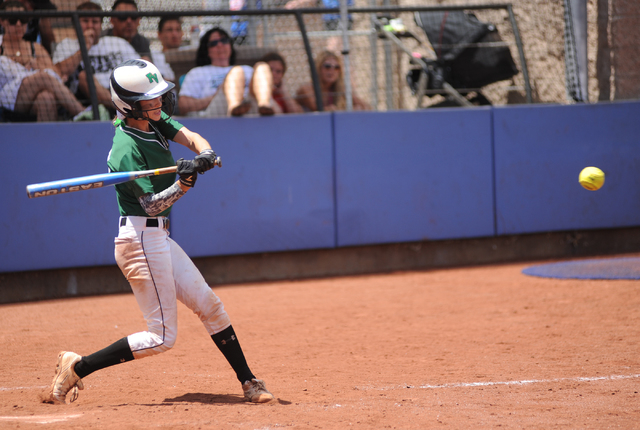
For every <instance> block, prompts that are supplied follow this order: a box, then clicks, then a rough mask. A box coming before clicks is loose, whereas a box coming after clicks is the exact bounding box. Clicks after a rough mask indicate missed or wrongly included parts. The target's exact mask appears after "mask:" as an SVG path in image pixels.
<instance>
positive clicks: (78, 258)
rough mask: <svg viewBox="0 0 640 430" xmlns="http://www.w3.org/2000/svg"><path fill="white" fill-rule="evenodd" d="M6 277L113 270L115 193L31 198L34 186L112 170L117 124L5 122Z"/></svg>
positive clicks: (2, 221)
mask: <svg viewBox="0 0 640 430" xmlns="http://www.w3.org/2000/svg"><path fill="white" fill-rule="evenodd" d="M1 136H2V137H1V144H2V146H3V154H4V166H3V168H2V169H0V181H2V183H3V184H5V192H4V193H3V196H2V202H1V203H0V228H1V229H2V234H1V235H0V271H1V272H10V271H21V270H37V269H51V268H59V267H73V266H92V265H106V264H114V263H115V259H114V256H113V238H114V237H115V236H116V235H117V234H118V225H117V224H118V221H117V217H118V207H117V204H116V196H115V191H114V188H113V187H105V188H103V189H97V190H91V191H81V192H75V193H70V194H66V195H59V196H49V197H40V198H36V199H29V198H28V197H27V192H26V186H27V185H28V184H33V183H39V182H49V181H54V180H58V179H67V178H73V177H77V176H86V175H93V174H97V173H106V172H107V154H108V153H109V150H110V149H111V142H112V138H113V127H112V126H111V124H110V123H106V122H103V123H99V122H92V123H75V124H69V123H67V124H65V123H43V124H28V125H25V124H3V125H2V126H1Z"/></svg>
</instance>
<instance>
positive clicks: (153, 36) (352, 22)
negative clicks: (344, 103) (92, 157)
mask: <svg viewBox="0 0 640 430" xmlns="http://www.w3.org/2000/svg"><path fill="white" fill-rule="evenodd" d="M54 3H55V5H56V7H57V11H35V12H31V13H30V15H29V18H33V17H35V16H37V15H39V16H40V29H41V32H42V37H41V38H40V39H39V40H40V41H41V42H43V45H45V48H47V49H37V50H35V51H34V52H31V53H29V52H28V51H29V49H27V48H30V47H29V46H28V45H25V44H21V46H22V47H23V48H22V49H13V48H12V47H11V46H9V47H8V48H7V49H5V53H4V55H3V56H2V57H0V58H4V60H3V61H4V62H5V63H7V64H8V62H9V60H15V62H16V63H18V64H20V65H22V66H23V68H24V69H25V70H26V71H21V70H16V74H17V75H18V76H20V73H22V74H23V75H27V74H29V73H32V72H34V70H36V67H37V68H38V69H41V68H44V69H47V68H48V69H49V71H48V72H47V74H48V75H49V76H53V75H57V77H54V78H53V81H55V82H56V84H50V85H55V87H56V90H59V91H58V93H60V94H57V93H55V92H54V96H53V99H54V100H53V101H51V100H48V104H46V105H44V106H45V108H48V109H53V110H54V111H55V119H61V120H70V119H73V118H74V117H75V118H76V119H82V118H85V119H92V118H94V117H95V118H98V117H100V118H102V119H106V118H108V117H109V116H110V115H113V110H112V105H111V104H110V102H109V100H108V92H106V93H105V90H106V88H108V75H109V73H110V70H111V69H112V68H113V67H114V65H115V64H116V63H117V62H118V61H122V60H124V59H127V58H128V56H130V55H136V54H135V53H134V54H131V52H132V50H131V49H129V48H126V47H124V46H123V43H122V42H123V41H122V40H119V41H115V40H112V39H109V43H110V44H111V45H110V46H109V47H105V50H106V51H108V52H110V53H109V54H108V55H107V54H101V55H97V54H96V55H94V54H95V52H91V51H89V52H84V53H83V52H82V51H83V49H82V45H83V43H82V39H84V37H80V39H81V40H80V42H78V39H79V38H78V31H81V27H80V25H79V22H78V21H77V20H78V19H79V18H78V17H82V16H83V13H84V16H86V15H87V11H83V12H81V13H78V14H76V18H75V20H74V17H73V16H72V15H71V12H73V11H75V10H76V8H77V6H78V5H79V4H80V3H81V2H80V1H77V0H58V1H54ZM96 3H97V4H98V5H99V6H100V7H101V9H102V11H103V12H100V15H101V16H100V17H99V18H97V19H98V20H99V22H98V26H99V28H100V29H101V31H103V32H106V31H107V30H109V29H110V28H112V20H114V19H118V13H113V12H111V7H112V5H113V1H112V0H104V1H96ZM412 3H414V2H412ZM349 4H350V6H349V7H350V9H349V14H348V19H346V20H344V21H341V16H340V14H339V10H338V9H337V8H339V2H337V1H335V2H332V1H329V0H323V1H322V0H319V1H314V0H288V1H284V0H239V1H237V0H182V1H179V2H176V1H169V0H138V1H137V6H138V10H139V14H135V13H133V14H131V13H129V15H130V16H131V17H132V18H136V17H140V19H139V25H138V28H137V30H138V32H139V33H140V35H142V36H144V37H145V38H146V39H147V40H148V41H149V43H150V48H151V53H152V54H151V57H152V60H153V61H154V62H156V63H157V62H158V61H157V60H156V58H159V54H158V53H162V54H163V57H164V59H165V60H166V62H167V65H168V66H169V67H171V70H172V72H173V74H172V75H171V74H167V73H164V74H165V75H166V76H167V77H170V78H171V79H172V80H174V82H175V83H176V84H177V85H178V87H179V86H180V83H181V78H182V79H183V77H184V75H185V74H186V73H187V72H188V71H189V70H191V69H192V68H194V67H195V66H196V64H195V57H196V50H197V46H198V43H199V39H200V36H201V35H203V34H204V33H205V32H206V31H207V30H208V29H210V28H212V27H216V26H220V27H222V28H224V29H226V30H227V32H228V33H229V34H231V35H232V37H233V40H234V47H235V49H236V51H237V52H238V59H239V63H242V64H247V65H253V64H255V62H256V61H258V60H259V59H260V58H261V57H262V56H263V55H264V54H267V53H269V52H277V53H279V54H280V55H281V56H282V57H283V58H284V59H285V61H286V64H287V68H286V74H285V75H284V78H283V84H282V89H283V91H285V92H286V94H287V95H288V96H290V97H291V98H292V99H294V100H298V101H300V102H302V99H301V94H302V92H301V89H302V88H303V87H305V86H307V87H309V86H313V89H314V92H315V95H316V96H318V95H320V94H321V91H322V86H323V82H322V79H323V73H324V71H323V69H322V66H323V64H317V61H316V60H317V59H318V56H319V55H320V54H321V53H322V52H323V51H326V50H328V51H332V52H334V53H336V54H337V56H338V64H339V66H340V75H341V76H342V78H343V79H345V80H346V79H348V81H345V82H343V83H344V85H343V86H342V87H341V88H344V91H345V92H347V93H350V94H352V96H355V97H356V98H357V99H359V100H361V101H362V102H363V104H361V105H360V104H358V106H357V108H362V109H370V110H376V111H389V110H415V109H424V108H429V107H432V106H460V105H483V104H491V105H506V104H518V103H530V102H533V103H571V101H569V100H568V99H567V95H566V89H565V73H564V70H565V65H564V42H563V31H564V21H563V6H562V1H561V0H557V1H551V0H536V1H528V0H514V1H513V2H512V3H510V4H497V5H490V4H487V3H479V2H478V3H468V2H462V1H457V0H449V1H447V2H442V1H438V0H426V1H424V2H421V6H420V8H415V7H413V8H412V7H411V6H412V5H411V4H410V2H409V1H404V0H400V1H394V2H391V1H389V0H355V1H354V2H351V1H350V2H349ZM413 6H415V3H414V4H413ZM323 7H329V8H334V9H331V10H329V11H327V10H326V9H324V8H323ZM588 8H589V13H588V26H589V27H588V28H589V40H590V43H589V59H590V64H589V93H590V94H589V100H590V101H597V100H598V94H597V89H598V84H597V81H596V78H595V63H594V61H593V60H592V59H595V57H596V52H595V45H596V44H595V43H591V42H592V40H595V38H596V37H597V28H596V18H597V17H596V12H595V0H589V1H588ZM15 13H16V12H13V14H14V15H11V14H10V13H9V12H6V11H0V17H2V21H1V22H2V23H3V27H7V28H5V34H4V35H3V38H4V42H3V47H6V46H7V45H9V43H7V42H8V39H9V38H10V37H11V34H9V33H11V32H12V31H13V32H14V33H15V31H16V30H15V29H14V28H11V29H9V28H8V27H12V24H10V22H9V20H14V19H15V18H7V17H9V16H14V17H15ZM96 13H97V12H96ZM65 14H66V16H62V15H65ZM167 15H176V16H180V18H181V36H180V41H179V45H180V46H179V47H177V48H172V49H169V50H168V51H165V52H163V45H162V43H161V40H160V37H159V32H158V24H159V22H160V19H161V18H162V17H163V16H167ZM120 16H125V15H123V12H122V13H120ZM456 19H459V20H466V21H472V22H473V24H478V25H479V27H481V31H480V33H483V34H482V36H478V37H466V36H468V34H465V33H464V31H471V30H468V29H467V30H465V29H458V30H459V31H458V32H459V33H461V34H458V36H460V40H457V39H455V37H454V36H456V35H453V36H452V38H451V39H447V32H451V31H452V30H451V23H452V22H455V20H456ZM125 21H126V16H125ZM131 21H134V20H133V19H132V20H131ZM345 23H346V24H347V25H346V28H347V30H346V31H343V29H344V28H345V27H344V24H345ZM301 24H302V26H303V28H302V29H301ZM13 27H20V25H15V26H13ZM23 27H25V30H26V27H27V25H24V26H23ZM301 30H302V31H301ZM474 31H475V30H474ZM454 32H455V31H454ZM46 33H49V34H50V37H49V38H50V39H51V44H50V45H46V43H45V42H46V40H48V39H49V38H47V37H44V36H45V35H46ZM448 40H449V41H448ZM455 40H457V41H455ZM452 41H455V42H452ZM305 42H306V43H305ZM121 45H122V46H121ZM125 48H126V49H125ZM25 51H26V52H27V53H28V55H25ZM47 51H49V52H47ZM106 51H105V52H106ZM16 52H18V54H19V55H18V56H16ZM115 52H119V54H115ZM469 52H472V53H471V54H470V53H469ZM7 54H9V55H7ZM309 54H310V55H309ZM47 55H48V56H49V59H48V61H47V59H46V58H43V57H46V56H47ZM447 55H448V57H447ZM137 56H139V55H137ZM19 57H21V58H19ZM26 57H29V59H28V61H26V60H25V58H26ZM89 57H91V62H92V64H93V66H94V70H93V71H95V76H96V80H95V82H94V85H95V87H96V88H94V89H93V90H92V89H91V88H90V87H91V86H92V85H91V82H90V81H89V82H87V81H86V77H85V78H83V79H85V82H83V81H82V79H79V76H78V74H79V73H78V72H79V71H81V70H83V67H82V64H83V58H89ZM94 57H95V58H94ZM310 57H311V58H310ZM484 57H490V58H489V60H487V59H486V58H484ZM495 57H499V58H498V59H497V60H496V58H495ZM69 59H73V61H72V62H71V63H72V64H67V65H64V64H62V62H63V61H65V60H67V61H69ZM478 61H480V63H478ZM483 61H484V62H485V63H486V62H487V61H489V62H491V61H493V63H491V64H499V66H500V67H499V68H498V69H496V70H494V71H492V70H486V71H485V73H484V74H483V75H482V77H478V76H477V75H478V73H477V72H478V70H479V67H480V66H479V64H480V65H481V66H483V64H484V63H482V62H483ZM496 61H497V63H496ZM316 67H318V68H316ZM483 67H484V66H483ZM509 67H511V68H512V72H511V73H510V72H509V70H508V69H509ZM313 68H316V70H315V72H314V70H312V69H313ZM16 69H20V67H16ZM161 70H162V69H161ZM328 72H329V71H327V73H328ZM43 73H44V72H43ZM2 74H3V78H4V81H2V82H0V84H4V83H5V82H7V83H11V82H13V84H12V85H14V86H16V85H18V88H17V89H16V88H14V91H13V94H12V93H11V92H10V91H5V90H6V88H3V90H2V92H3V93H6V94H5V96H4V98H2V97H0V103H1V104H2V106H3V119H4V121H22V120H27V121H28V120H40V119H42V118H43V117H47V118H48V120H51V115H49V116H46V115H45V116H43V115H42V113H41V111H42V110H43V109H36V108H35V107H34V106H35V105H36V103H37V102H38V101H37V100H34V99H27V100H26V101H25V100H24V98H23V99H20V97H17V95H18V93H19V83H18V84H16V82H15V81H16V79H13V80H12V79H11V76H7V75H9V74H10V71H9V69H8V68H7V67H5V64H4V63H3V73H2ZM314 75H315V77H316V79H315V80H314ZM346 76H349V78H346ZM47 79H48V80H47V82H49V80H50V79H49V78H47ZM32 80H34V79H32ZM443 81H444V83H443ZM23 82H24V83H23V84H22V85H26V84H28V81H26V80H25V81H23ZM448 83H451V84H450V85H449V84H448ZM60 84H62V86H63V87H64V88H66V89H68V91H69V93H71V94H73V96H75V98H76V99H77V100H78V101H79V102H80V104H81V105H82V106H81V108H82V109H84V111H81V112H80V115H78V114H79V112H78V106H77V105H75V104H74V103H72V102H70V101H68V100H66V101H64V100H63V99H64V98H65V97H68V94H66V93H64V94H63V92H64V90H62V89H59V88H58V86H60ZM6 85H8V84H6ZM6 85H5V87H6ZM39 85H40V87H43V85H42V84H39ZM40 87H34V88H35V89H34V90H33V91H31V93H34V92H36V90H37V89H38V88H40ZM100 87H102V88H100ZM50 89H51V88H50ZM23 92H26V91H23ZM105 94H106V95H105ZM178 96H179V92H178ZM12 97H13V100H12V99H11V98H12ZM33 97H35V95H34V96H33ZM105 97H106V98H105ZM318 99H320V100H322V101H321V102H320V103H319V104H322V105H327V108H331V103H330V100H329V102H327V100H326V97H319V98H318ZM353 100H354V101H355V100H356V99H355V98H354V99H353ZM92 101H93V102H92ZM20 103H22V105H21V104H20ZM99 105H102V107H100V106H99ZM319 107H320V106H319ZM322 107H324V106H322ZM354 107H355V105H354ZM304 110H308V109H304ZM179 114H180V113H179V112H178V115H179Z"/></svg>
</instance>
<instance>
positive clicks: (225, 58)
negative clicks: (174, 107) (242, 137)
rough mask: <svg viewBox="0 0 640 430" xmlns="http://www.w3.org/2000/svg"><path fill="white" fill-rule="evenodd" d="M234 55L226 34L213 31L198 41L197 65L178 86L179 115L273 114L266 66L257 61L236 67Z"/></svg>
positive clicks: (270, 80)
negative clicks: (251, 64)
mask: <svg viewBox="0 0 640 430" xmlns="http://www.w3.org/2000/svg"><path fill="white" fill-rule="evenodd" d="M235 61H236V52H235V50H234V49H233V41H232V40H231V38H230V37H229V34H228V33H227V32H226V31H224V30H223V29H221V28H218V27H216V28H212V29H211V30H209V31H207V32H206V33H205V34H204V36H202V37H201V38H200V45H199V47H198V51H197V54H196V66H197V67H194V68H193V69H191V70H190V71H189V73H187V75H186V76H185V77H184V81H183V82H182V84H181V86H180V93H179V99H178V108H179V112H180V114H181V115H188V116H201V117H214V116H242V115H244V114H246V113H259V114H260V115H273V114H274V113H275V110H274V109H275V103H274V102H273V99H272V98H271V89H272V81H273V78H272V76H271V69H270V68H269V65H268V64H267V63H264V62H258V63H256V64H255V66H254V67H253V68H252V67H250V66H236V65H235Z"/></svg>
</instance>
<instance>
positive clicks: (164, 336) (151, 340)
mask: <svg viewBox="0 0 640 430" xmlns="http://www.w3.org/2000/svg"><path fill="white" fill-rule="evenodd" d="M110 87H111V99H112V100H113V103H114V105H115V107H116V109H117V110H118V119H117V120H116V121H115V122H114V124H115V125H116V131H115V136H114V138H113V146H112V148H111V152H110V153H109V158H108V161H107V164H108V166H109V170H110V171H112V172H121V171H133V170H149V169H156V168H160V167H167V166H172V165H175V164H176V163H175V161H174V159H173V156H172V154H171V151H170V150H169V144H168V143H167V139H171V140H173V141H175V142H178V143H180V144H182V145H184V146H186V147H187V148H189V149H191V150H192V151H194V152H195V153H196V154H198V155H197V156H196V157H195V158H194V159H193V160H184V159H180V160H178V163H177V165H178V176H179V179H178V180H177V181H176V180H175V177H172V175H162V176H155V177H147V178H140V179H136V180H135V181H131V182H127V183H124V184H119V185H116V195H117V201H118V206H119V209H120V215H121V216H120V222H119V226H120V230H119V234H118V237H117V238H116V239H115V256H116V262H117V263H118V266H119V267H120V269H121V270H122V272H123V273H124V275H125V277H126V278H127V280H128V281H129V283H130V284H131V289H132V290H133V294H134V295H135V297H136V300H137V302H138V306H139V307H140V310H141V311H142V313H143V315H144V318H145V320H146V322H147V328H148V330H147V331H143V332H140V333H135V334H132V335H129V336H127V337H125V338H122V339H120V340H118V341H116V342H115V343H113V344H111V345H109V346H107V347H106V348H104V349H102V350H100V351H97V352H95V353H93V354H91V355H87V356H84V357H82V356H80V355H78V354H76V353H74V352H68V351H62V352H60V353H59V354H58V365H57V367H56V374H55V377H54V378H53V382H52V384H51V388H50V389H49V392H48V394H47V396H46V398H45V399H44V401H45V402H49V403H60V404H65V403H66V396H67V393H69V392H71V399H70V401H71V402H73V401H75V400H76V398H77V397H78V389H80V390H82V389H83V388H84V387H83V383H82V378H84V377H86V376H87V375H90V374H91V373H93V372H95V371H97V370H100V369H103V368H105V367H109V366H113V365H115V364H119V363H124V362H126V361H131V360H135V359H140V358H144V357H149V356H152V355H155V354H160V353H161V352H164V351H167V350H169V349H171V347H173V345H174V343H175V341H176V335H177V323H178V321H177V300H180V301H181V302H182V303H184V304H185V305H186V306H187V307H188V308H189V309H191V310H192V311H193V312H194V313H196V314H197V315H198V317H199V318H200V320H201V321H202V323H203V324H204V326H205V328H206V329H207V331H208V332H209V334H210V335H211V338H212V339H213V341H214V343H215V344H216V346H217V347H218V348H219V349H220V351H221V352H222V354H224V356H225V358H226V359H227V361H228V362H229V364H230V365H231V367H232V368H233V370H234V371H235V372H236V375H237V377H238V380H239V381H240V383H241V384H242V389H243V391H244V396H245V398H246V399H247V400H248V401H251V402H256V403H263V402H268V401H270V400H272V399H273V398H274V397H273V395H272V394H271V393H270V392H269V391H268V390H267V389H266V387H265V385H264V382H263V381H262V380H260V379H256V377H255V376H254V374H253V373H252V372H251V370H250V369H249V366H248V365H247V362H246V360H245V357H244V353H243V352H242V348H241V347H240V343H239V342H238V339H237V337H236V334H235V332H234V330H233V327H232V326H231V321H230V320H229V316H228V315H227V313H226V312H225V310H224V306H223V304H222V302H221V301H220V299H219V298H218V297H217V296H216V295H215V294H214V293H213V291H212V290H211V288H210V287H209V286H208V285H207V283H206V282H205V280H204V278H203V277H202V275H201V274H200V272H199V271H198V269H197V268H196V266H195V265H194V264H193V262H192V261H191V259H190V258H189V257H188V256H187V254H186V253H185V252H184V251H183V250H182V248H180V246H179V245H178V244H177V243H176V242H174V241H173V240H172V239H171V238H169V232H168V225H169V220H168V219H167V218H166V216H167V215H168V214H169V211H170V210H171V206H172V205H173V204H174V203H175V202H176V201H178V200H179V199H180V198H181V197H182V196H183V195H185V193H186V192H187V191H188V190H190V189H191V188H193V186H194V185H195V183H196V180H197V179H198V173H204V172H205V171H207V170H209V169H211V168H213V166H214V165H215V163H216V158H217V157H216V154H215V152H213V150H212V149H211V147H210V145H209V143H208V142H207V141H206V140H205V139H204V138H203V137H202V136H200V135H199V134H197V133H194V132H192V131H190V130H188V129H187V128H186V127H184V126H183V125H182V124H180V123H178V122H176V121H174V120H173V119H171V118H170V116H169V115H167V114H166V113H165V112H173V104H174V99H173V94H172V93H171V92H170V91H171V89H173V87H174V85H173V84H172V83H170V82H166V81H165V80H164V79H163V77H162V75H161V74H160V72H159V71H158V69H157V68H156V67H155V66H154V65H153V64H151V63H149V62H148V61H144V60H129V61H126V62H124V63H122V64H120V65H119V66H118V67H116V68H115V69H114V71H113V73H112V75H111V82H110Z"/></svg>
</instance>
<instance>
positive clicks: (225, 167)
mask: <svg viewBox="0 0 640 430" xmlns="http://www.w3.org/2000/svg"><path fill="white" fill-rule="evenodd" d="M181 122H182V123H183V124H184V125H185V126H186V127H187V128H189V129H190V130H192V131H195V132H198V133H200V134H201V135H202V136H204V137H205V138H206V139H207V140H209V142H210V143H211V146H212V147H213V148H214V150H215V151H216V152H217V153H218V155H219V156H220V157H221V158H222V168H221V169H218V168H214V169H213V171H210V172H207V173H206V174H205V175H204V176H201V177H199V178H198V182H197V183H196V186H195V188H194V189H193V190H191V191H189V192H188V193H187V195H186V196H185V197H183V198H182V199H181V201H180V202H179V203H178V204H177V205H176V207H175V209H174V210H173V211H172V214H171V222H172V229H171V235H172V237H173V238H174V239H175V240H177V241H178V243H180V246H182V247H183V249H184V250H185V251H186V252H187V253H188V254H189V255H190V256H192V257H198V256H208V255H225V254H239V253H253V252H270V251H284V250H297V249H313V248H327V247H333V246H335V240H334V236H335V235H334V207H333V178H332V148H331V142H332V136H331V115H330V114H317V115H286V116H277V117H269V118H242V119H239V118H223V119H215V120H205V119H182V120H181ZM172 151H173V153H174V156H175V158H176V159H177V158H179V157H185V158H187V157H193V156H194V154H193V153H191V152H190V151H188V150H186V148H184V147H182V146H181V145H177V144H173V147H172Z"/></svg>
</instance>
